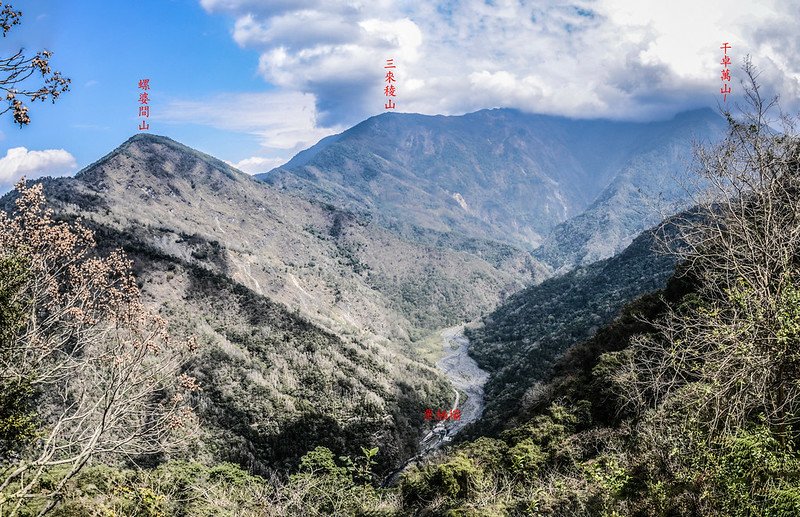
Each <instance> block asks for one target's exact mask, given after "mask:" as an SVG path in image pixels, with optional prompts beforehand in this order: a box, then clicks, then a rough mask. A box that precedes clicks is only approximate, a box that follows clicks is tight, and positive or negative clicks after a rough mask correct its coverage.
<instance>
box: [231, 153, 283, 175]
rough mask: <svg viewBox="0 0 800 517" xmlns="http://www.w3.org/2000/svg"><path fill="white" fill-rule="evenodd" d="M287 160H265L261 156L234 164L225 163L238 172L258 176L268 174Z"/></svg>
mask: <svg viewBox="0 0 800 517" xmlns="http://www.w3.org/2000/svg"><path fill="white" fill-rule="evenodd" d="M288 161H289V159H288V158H277V157H274V158H265V157H262V156H252V157H250V158H245V159H244V160H240V161H238V162H236V163H234V162H228V161H226V162H225V163H227V164H228V165H231V166H233V167H236V168H237V169H239V170H240V171H243V172H246V173H248V174H260V173H262V172H269V171H271V170H272V169H274V168H275V167H277V166H279V165H283V164H284V163H286V162H288Z"/></svg>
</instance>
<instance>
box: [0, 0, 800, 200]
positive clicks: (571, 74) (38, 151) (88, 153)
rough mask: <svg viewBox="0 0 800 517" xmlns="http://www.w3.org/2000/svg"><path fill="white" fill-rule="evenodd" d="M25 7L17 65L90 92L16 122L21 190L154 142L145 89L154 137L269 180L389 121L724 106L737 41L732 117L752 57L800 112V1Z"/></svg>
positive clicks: (5, 149)
mask: <svg viewBox="0 0 800 517" xmlns="http://www.w3.org/2000/svg"><path fill="white" fill-rule="evenodd" d="M10 3H11V4H12V5H13V6H14V8H15V9H18V10H22V11H23V17H22V23H21V25H19V26H16V27H14V28H13V29H12V31H11V32H10V33H9V35H8V36H7V37H6V38H4V39H3V40H2V43H0V57H7V56H9V55H11V54H13V53H14V52H16V51H17V50H19V49H20V48H24V49H25V51H26V53H28V54H31V55H32V54H34V53H35V52H36V51H39V50H42V49H48V50H50V51H52V52H53V57H52V59H51V65H52V67H53V69H54V70H59V71H61V72H62V73H63V74H64V75H65V76H67V77H69V78H71V79H72V84H71V90H70V91H69V92H67V93H65V94H64V95H63V96H62V97H61V98H60V99H58V101H57V102H56V103H55V104H51V103H49V102H47V103H39V102H37V103H35V104H32V105H30V106H29V107H30V115H31V120H32V122H31V124H30V125H28V126H25V127H22V128H20V127H19V126H18V125H15V124H14V123H13V120H12V118H11V116H10V113H6V114H5V115H3V116H2V117H0V192H1V191H3V190H7V189H8V188H9V187H10V186H11V185H12V184H13V183H14V182H15V181H16V180H17V179H18V178H19V177H21V176H25V177H27V178H35V177H40V176H44V175H51V176H58V175H70V174H74V173H75V172H77V171H78V170H80V169H81V168H83V167H85V166H87V165H90V164H91V163H93V162H94V161H96V160H98V159H100V158H101V157H102V156H104V155H105V154H107V153H109V152H111V151H112V150H113V149H114V148H116V147H117V146H118V145H120V144H121V143H122V142H124V141H125V140H126V139H128V138H130V137H131V136H133V135H134V134H136V133H139V132H141V131H140V130H139V124H140V122H141V121H142V120H145V119H144V118H143V117H140V116H139V112H138V109H139V105H140V104H139V93H140V92H141V91H142V90H139V89H138V83H139V80H140V79H145V78H147V79H149V80H150V83H149V84H150V88H151V89H150V90H149V91H148V94H149V97H150V100H149V106H150V116H149V118H147V119H146V121H147V123H148V124H149V129H148V130H147V131H148V132H150V133H154V134H159V135H165V136H169V137H170V138H173V139H175V140H177V141H179V142H182V143H184V144H186V145H189V146H190V147H194V148H196V149H199V150H201V151H203V152H206V153H208V154H211V155H213V156H216V157H218V158H220V159H223V160H225V161H227V162H228V163H231V164H233V165H234V166H237V167H238V168H240V169H242V170H243V171H245V172H248V173H251V174H254V173H260V172H266V171H269V170H270V169H272V168H273V167H275V166H278V165H280V164H282V163H284V162H286V161H288V159H289V158H291V157H292V156H293V155H294V154H296V153H297V152H298V151H300V150H302V149H305V148H307V147H309V146H311V145H313V144H314V143H316V142H317V141H319V140H320V139H321V138H323V137H325V136H327V135H330V134H334V133H338V132H341V131H343V130H345V129H347V128H348V127H351V126H353V125H355V124H357V123H358V122H360V121H362V120H364V119H366V118H368V117H370V116H374V115H379V114H381V113H384V112H387V111H397V112H413V113H424V114H431V115H434V114H445V115H458V114H463V113H468V112H473V111H477V110H479V109H485V108H494V107H509V108H517V109H520V110H523V111H526V112H531V113H543V114H550V115H561V116H567V117H571V118H611V119H622V120H639V121H646V120H661V119H667V118H671V117H672V116H673V115H675V114H676V113H678V112H681V111H684V110H687V109H694V108H699V107H705V106H708V107H712V108H715V109H716V108H718V107H719V106H720V105H722V104H723V100H722V95H721V94H720V88H721V87H722V85H723V84H724V83H723V82H722V81H721V77H720V76H721V69H722V68H723V66H722V65H721V64H720V61H721V58H722V55H723V51H722V50H721V49H720V46H721V44H722V42H729V45H730V47H731V49H730V50H728V51H727V52H728V55H730V56H731V61H732V65H731V66H730V69H731V81H730V83H727V84H729V85H730V88H731V90H732V92H731V94H730V95H728V96H727V100H726V105H727V106H733V105H734V104H735V103H737V102H741V100H742V99H741V93H742V86H741V84H740V81H741V80H742V79H743V78H742V75H743V74H742V73H741V70H740V69H739V67H740V66H741V63H742V60H743V59H744V57H745V56H746V55H750V56H751V59H752V61H753V63H754V64H755V65H756V66H757V67H758V69H759V70H760V72H761V75H760V77H759V81H760V82H761V84H762V87H763V88H764V91H765V92H766V93H768V94H778V95H780V96H781V101H782V105H783V107H784V109H786V110H787V111H789V112H792V113H797V111H798V109H799V108H800V101H799V100H798V99H800V38H797V37H796V28H797V25H798V22H800V0H770V1H759V2H751V1H747V2H744V1H740V0H728V1H717V0H672V1H670V2H663V1H652V0H577V1H560V0H537V1H528V0H515V1H512V0H424V1H422V0H419V1H405V0H393V1H390V0H369V1H362V0H346V1H337V0H137V1H136V2H123V1H108V0H74V1H71V2H62V1H53V0H14V1H12V2H10ZM756 3H757V4H758V5H755V4H756ZM387 59H392V60H393V64H394V65H395V66H396V68H394V69H391V71H392V72H393V74H394V78H395V80H396V82H395V83H391V84H392V85H393V86H395V87H396V96H395V97H393V98H392V100H393V101H394V102H395V104H396V107H395V108H394V109H391V110H387V109H386V108H385V103H386V101H387V97H386V95H385V94H386V92H385V85H386V83H385V74H386V72H387V71H389V69H386V68H384V67H385V65H386V60H387ZM0 79H2V77H0ZM30 85H31V86H34V87H38V86H39V84H38V83H36V82H35V81H33V82H31V83H30Z"/></svg>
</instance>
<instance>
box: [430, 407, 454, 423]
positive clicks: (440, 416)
mask: <svg viewBox="0 0 800 517" xmlns="http://www.w3.org/2000/svg"><path fill="white" fill-rule="evenodd" d="M425 420H426V421H428V420H461V410H460V409H454V410H452V411H442V410H441V409H437V410H436V412H435V413H434V411H433V410H432V409H426V410H425Z"/></svg>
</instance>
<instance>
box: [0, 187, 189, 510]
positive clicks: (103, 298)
mask: <svg viewBox="0 0 800 517" xmlns="http://www.w3.org/2000/svg"><path fill="white" fill-rule="evenodd" d="M16 189H17V199H16V210H15V212H14V213H12V214H10V215H8V214H6V213H4V212H0V264H13V268H9V267H6V268H5V269H7V270H10V271H11V272H12V273H13V274H4V275H3V276H2V277H0V296H2V297H3V300H2V302H3V307H4V308H3V312H2V313H0V315H2V316H3V318H4V321H3V322H2V323H3V324H4V328H3V329H2V331H0V339H2V341H0V379H2V380H3V382H2V385H0V388H2V389H3V390H4V394H7V392H8V390H10V389H11V388H15V389H17V390H18V391H20V390H22V391H24V393H25V394H26V396H28V397H35V398H36V408H37V410H36V412H35V416H36V421H37V422H38V424H37V429H36V435H35V437H34V438H33V439H32V440H28V442H27V446H24V447H20V448H19V450H18V451H8V450H6V451H0V461H2V463H1V464H0V513H2V514H3V515H7V514H9V513H10V514H11V515H14V514H16V512H18V511H19V510H20V508H23V507H24V506H28V507H29V508H30V505H31V504H33V505H34V507H35V508H38V509H40V514H44V513H46V512H47V511H48V510H50V509H51V508H53V507H54V506H55V504H57V502H58V498H59V496H60V494H61V493H62V491H63V489H64V487H65V484H66V483H67V481H69V480H70V479H71V478H72V477H73V476H74V475H75V474H76V473H77V472H79V471H80V470H81V469H82V468H83V466H84V465H86V464H87V462H89V461H90V459H93V458H101V459H106V460H109V459H113V458H119V457H124V458H127V459H128V460H135V459H136V458H137V457H138V456H140V455H148V454H157V453H163V452H165V451H166V452H168V451H170V450H171V449H172V448H174V447H175V446H176V445H178V444H179V443H180V440H181V438H182V437H183V436H185V432H186V430H188V429H190V427H189V426H187V424H189V423H191V422H192V420H193V419H192V413H191V410H190V409H189V408H188V406H187V404H186V400H187V394H188V393H190V392H192V391H196V390H198V389H199V386H198V385H197V383H196V381H195V379H194V378H192V377H190V376H188V375H185V374H179V371H180V368H181V366H182V364H183V363H184V360H185V356H186V354H187V353H188V352H189V351H190V350H191V349H192V348H193V346H188V347H186V346H182V345H179V344H176V343H173V342H171V340H170V339H169V337H168V335H167V332H166V322H165V321H164V320H163V319H162V318H160V317H159V316H157V315H155V314H153V313H151V312H150V311H149V310H147V309H146V308H145V307H144V305H143V304H142V302H141V299H140V292H139V289H138V287H137V284H136V282H135V279H134V277H133V276H132V274H131V268H130V266H131V264H130V262H129V261H128V260H127V259H126V258H125V256H124V255H123V253H122V252H121V251H117V252H114V253H111V254H110V255H108V256H98V254H97V252H96V247H95V242H94V237H93V234H92V232H91V231H90V230H88V229H87V228H86V227H85V226H83V225H82V224H81V223H80V222H75V223H67V222H58V221H55V220H54V219H53V217H52V213H51V211H50V210H48V209H46V208H45V207H44V203H45V199H44V196H43V193H42V185H41V184H37V185H34V186H32V187H26V186H25V183H24V180H23V181H20V182H19V183H18V184H17V186H16ZM0 273H8V271H5V272H4V271H2V269H0ZM6 315H10V316H9V317H6ZM189 345H191V343H190V344H189ZM25 390H27V391H25ZM5 398H8V397H5ZM0 400H4V397H0ZM12 409H14V408H12ZM16 413H19V414H21V415H22V416H25V415H30V412H29V408H27V407H25V408H22V410H21V411H16ZM26 422H28V423H29V421H23V422H22V424H25V423H26ZM23 427H24V426H23ZM26 429H28V428H23V429H22V430H23V431H25V430H26ZM18 434H19V433H18ZM15 436H16V435H15ZM18 445H19V444H18ZM22 445H26V443H22ZM45 480H46V482H45Z"/></svg>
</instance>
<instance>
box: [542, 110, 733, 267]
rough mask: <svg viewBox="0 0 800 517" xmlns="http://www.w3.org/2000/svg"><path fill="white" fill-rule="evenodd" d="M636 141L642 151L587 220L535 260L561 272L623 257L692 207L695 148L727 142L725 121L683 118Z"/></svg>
mask: <svg viewBox="0 0 800 517" xmlns="http://www.w3.org/2000/svg"><path fill="white" fill-rule="evenodd" d="M650 129H651V130H650V131H647V132H643V133H642V134H641V135H638V136H637V137H636V145H637V149H636V151H635V152H634V153H633V154H632V155H631V157H630V159H629V160H627V161H626V162H625V164H624V165H623V166H622V167H621V168H620V169H619V171H618V173H617V175H616V177H615V178H614V179H613V180H612V181H611V183H610V184H609V185H608V186H607V187H606V188H605V189H603V191H602V192H601V193H600V194H599V195H598V196H597V198H596V199H595V200H594V202H593V203H592V204H591V205H590V206H589V207H588V208H587V209H586V210H585V211H584V212H583V213H581V214H579V215H577V216H575V217H573V218H571V219H569V220H567V221H564V222H563V223H561V224H559V225H558V226H556V228H554V229H553V231H552V232H551V233H550V234H549V235H548V236H547V238H546V239H545V241H544V242H543V244H542V246H541V247H539V248H538V249H537V250H536V251H535V253H534V255H535V256H536V257H537V258H539V259H540V260H542V261H543V262H545V263H547V264H549V265H550V266H551V267H553V268H554V269H556V270H557V271H561V272H564V271H568V270H570V269H572V268H573V267H575V266H578V265H586V264H591V263H592V262H595V261H597V260H600V259H604V258H608V257H611V256H613V255H615V254H617V253H618V252H620V251H622V250H623V249H624V248H625V246H627V245H628V244H629V243H630V242H631V241H632V240H633V238H634V237H636V236H637V235H638V234H639V233H640V232H641V231H642V230H643V229H644V228H648V227H650V226H654V225H656V224H657V223H658V222H659V221H661V220H662V219H664V218H665V217H668V216H671V215H673V214H675V213H677V212H679V211H681V210H683V209H685V208H688V204H690V201H689V197H690V194H691V193H692V189H693V188H696V187H697V185H692V184H691V182H690V181H688V177H689V176H690V175H691V168H692V167H693V163H692V149H693V144H694V143H699V142H702V143H708V142H709V141H712V142H713V141H717V140H720V139H722V138H723V137H724V136H725V134H726V131H727V123H726V122H725V120H724V119H723V118H722V117H720V116H719V115H717V114H716V113H714V112H713V111H711V110H710V109H702V110H696V111H690V112H686V113H682V114H680V115H677V116H676V117H675V118H674V119H672V120H671V121H669V122H668V123H660V124H656V125H654V126H653V127H651V128H650Z"/></svg>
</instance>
